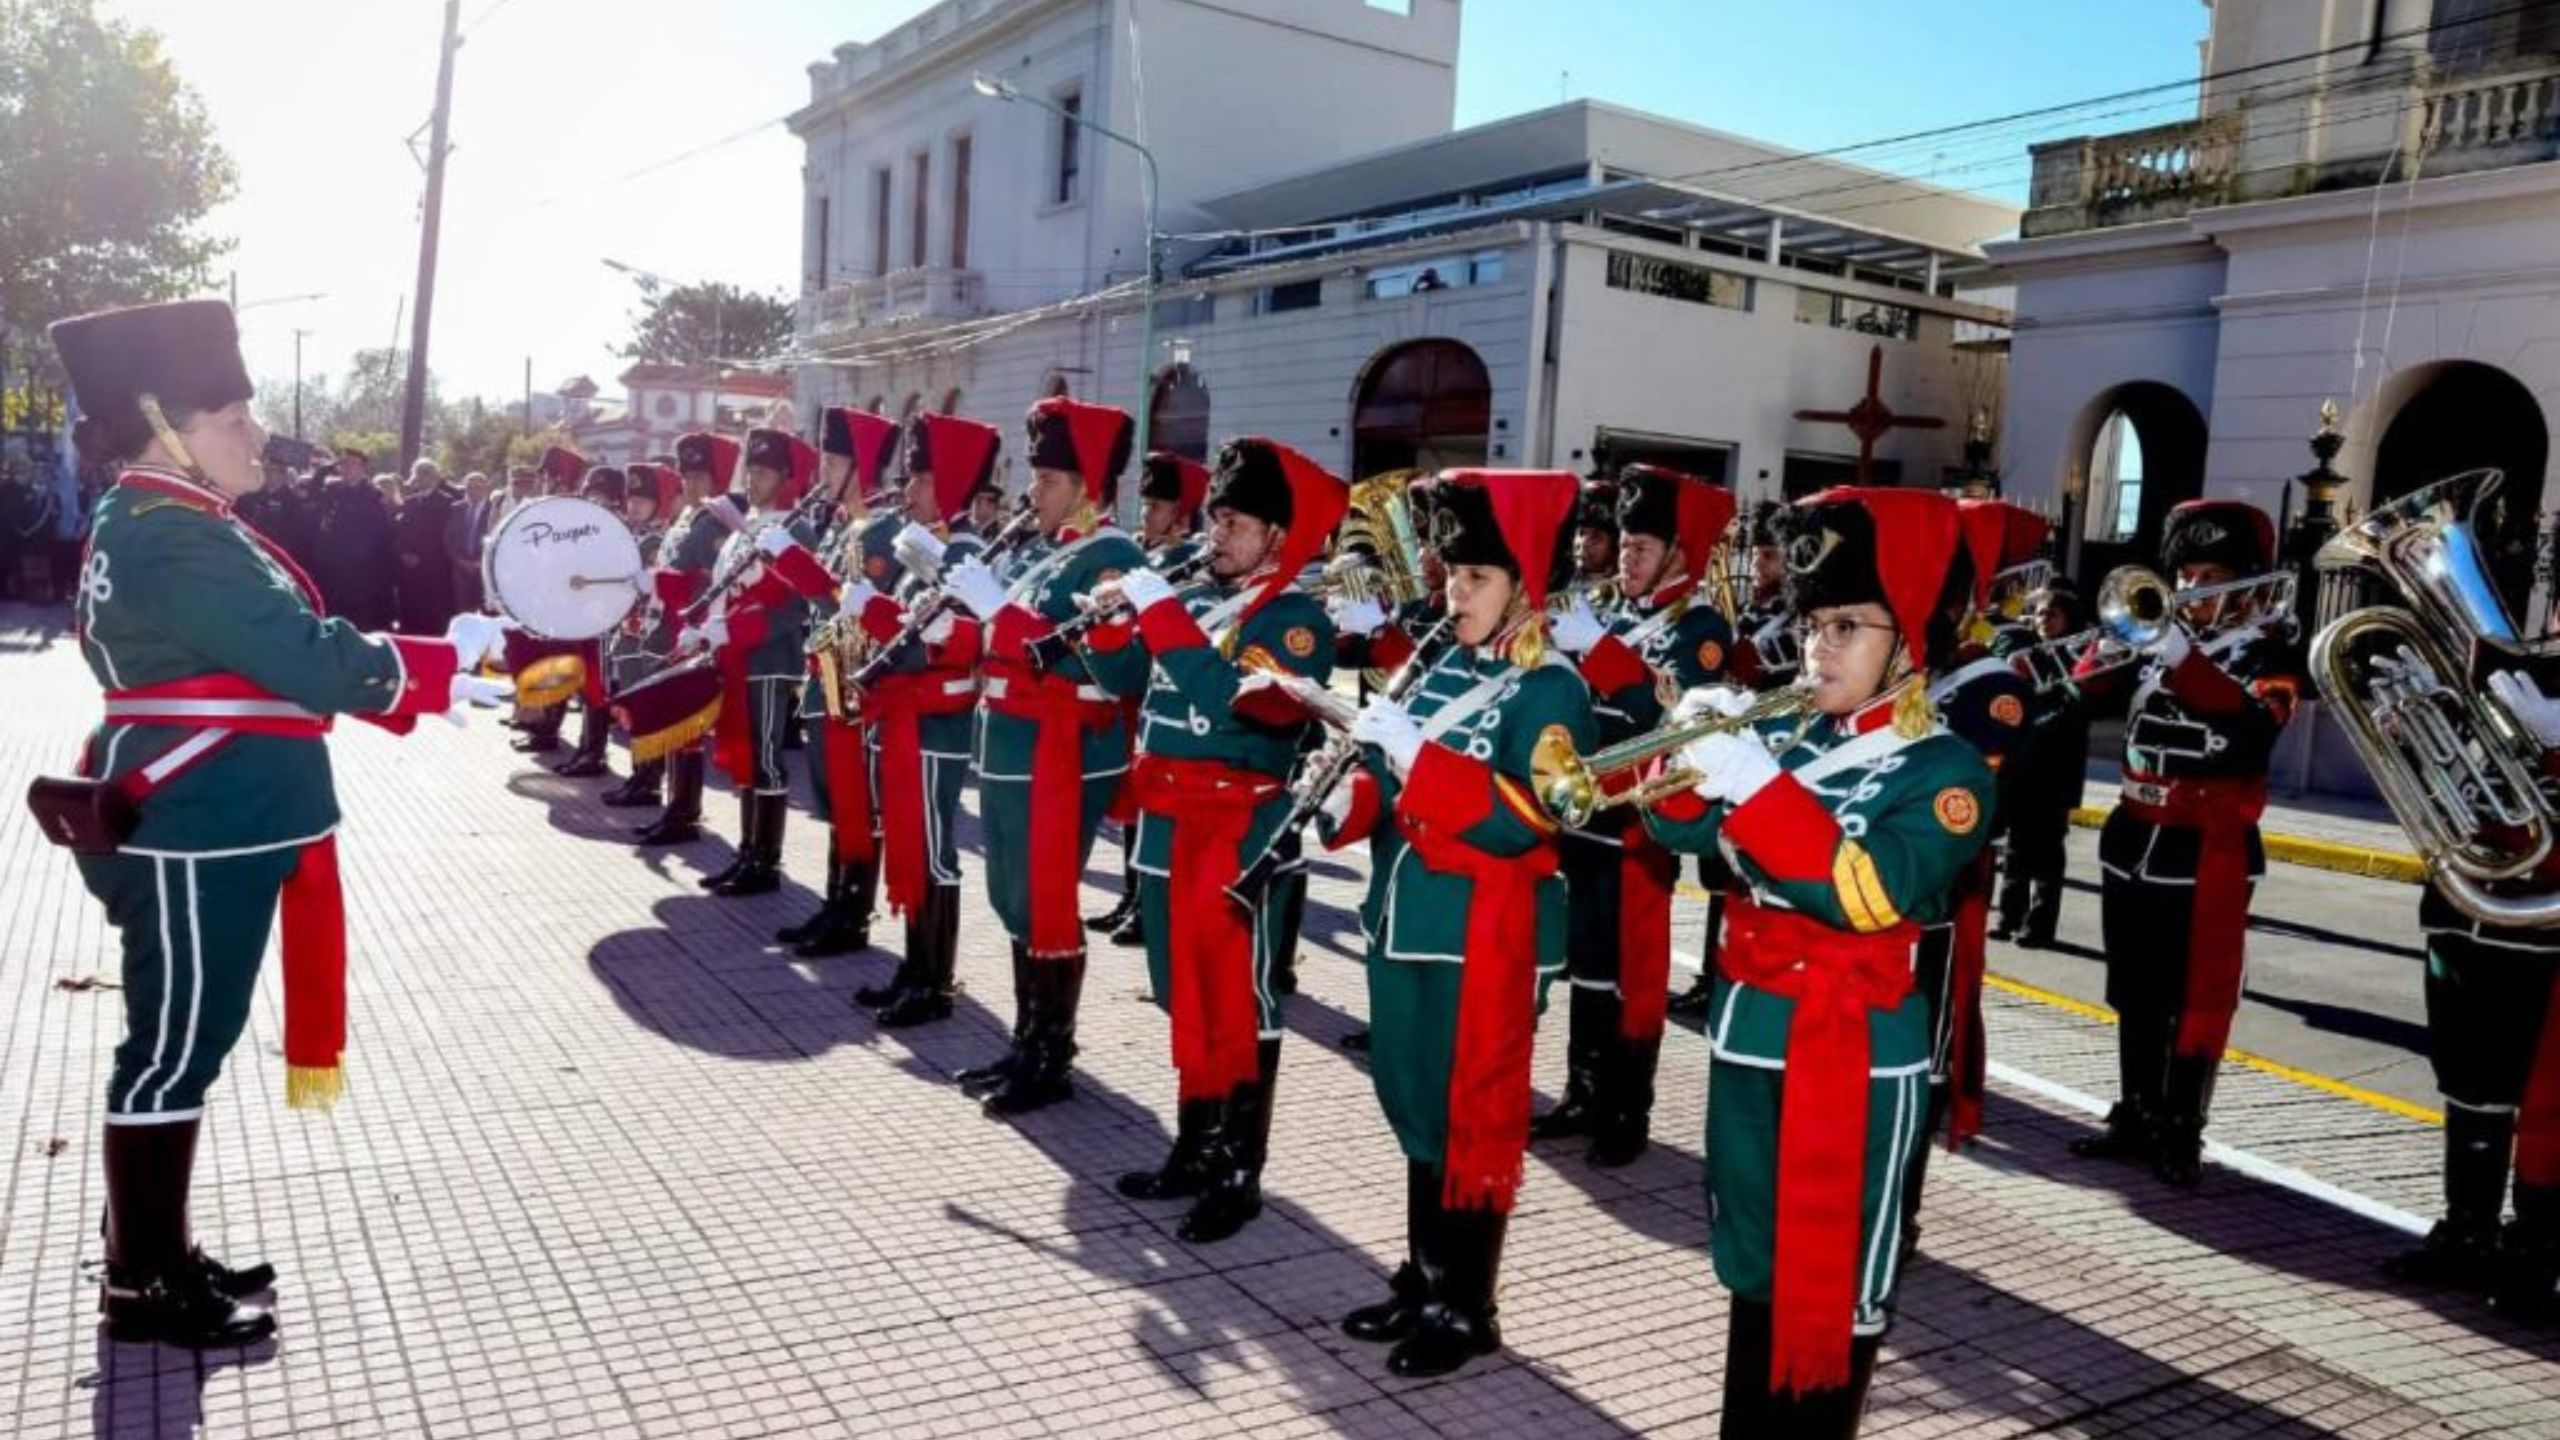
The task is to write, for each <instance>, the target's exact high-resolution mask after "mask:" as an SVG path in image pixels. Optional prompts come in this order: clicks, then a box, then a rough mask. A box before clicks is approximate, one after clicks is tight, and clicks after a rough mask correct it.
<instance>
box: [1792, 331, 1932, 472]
mask: <svg viewBox="0 0 2560 1440" xmlns="http://www.w3.org/2000/svg"><path fill="white" fill-rule="evenodd" d="M1883 384H1884V347H1883V346H1882V345H1878V346H1876V347H1875V348H1873V349H1871V350H1869V351H1868V352H1867V393H1866V396H1865V398H1863V399H1861V400H1860V401H1859V402H1858V403H1857V404H1855V405H1852V406H1850V407H1849V408H1848V409H1846V410H1799V411H1797V412H1796V418H1797V419H1799V420H1805V421H1810V422H1812V423H1815V424H1818V425H1846V426H1848V427H1849V433H1850V434H1852V435H1855V436H1857V437H1858V483H1859V484H1861V485H1864V484H1866V483H1867V477H1868V474H1869V473H1870V472H1871V471H1872V470H1873V469H1874V467H1875V459H1876V442H1877V441H1879V440H1882V439H1883V438H1884V437H1886V436H1887V435H1890V434H1892V433H1893V432H1894V431H1896V430H1944V429H1945V428H1947V422H1946V421H1944V420H1941V419H1939V418H1938V417H1936V416H1934V415H1896V414H1895V413H1893V407H1892V406H1890V405H1887V404H1885V403H1884V397H1883V396H1882V395H1881V394H1880V393H1879V390H1880V388H1881V387H1882V386H1883Z"/></svg>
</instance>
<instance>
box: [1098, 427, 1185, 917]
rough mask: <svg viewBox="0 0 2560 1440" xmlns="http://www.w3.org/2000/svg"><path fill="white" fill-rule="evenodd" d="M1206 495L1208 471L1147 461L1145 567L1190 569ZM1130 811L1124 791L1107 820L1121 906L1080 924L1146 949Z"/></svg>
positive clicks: (1173, 460)
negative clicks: (1113, 830) (1113, 824)
mask: <svg viewBox="0 0 2560 1440" xmlns="http://www.w3.org/2000/svg"><path fill="white" fill-rule="evenodd" d="M1208 494H1209V467H1208V466H1206V465H1203V464H1200V463H1199V462H1198V461H1196V460H1192V459H1190V458H1188V457H1186V456H1182V455H1176V454H1174V453H1173V452H1172V451H1170V450H1158V451H1155V452H1154V453H1152V454H1150V455H1148V456H1147V460H1146V464H1145V466H1144V467H1143V470H1142V473H1141V478H1140V479H1139V482H1138V500H1139V510H1138V530H1139V534H1138V543H1139V544H1141V545H1142V546H1144V547H1145V548H1146V552H1147V566H1148V568H1150V569H1152V570H1154V571H1155V572H1156V573H1157V574H1159V575H1163V574H1169V573H1171V572H1172V571H1173V570H1174V569H1176V568H1177V567H1179V566H1182V565H1186V564H1188V563H1190V561H1191V559H1192V557H1193V556H1194V555H1197V554H1198V553H1199V552H1200V549H1201V547H1202V546H1203V545H1205V544H1206V543H1207V541H1206V540H1205V539H1204V538H1203V537H1202V535H1201V534H1200V522H1199V517H1200V507H1201V503H1202V501H1203V500H1205V499H1206V498H1207V496H1208ZM1145 703H1146V702H1145V700H1144V698H1143V697H1140V698H1133V699H1132V700H1130V702H1129V733H1130V735H1131V737H1132V738H1133V739H1134V738H1135V736H1136V734H1137V730H1138V711H1139V709H1140V708H1141V707H1142V706H1143V705H1144V704H1145ZM1129 810H1130V802H1129V799H1128V792H1127V790H1126V789H1125V788H1124V789H1123V791H1122V799H1121V802H1120V803H1117V804H1115V805H1114V806H1113V807H1112V815H1111V818H1112V819H1113V820H1115V821H1117V822H1119V826H1120V902H1119V903H1118V904H1116V905H1114V906H1112V907H1111V908H1110V909H1108V910H1105V911H1104V912H1102V913H1101V914H1099V915H1095V916H1092V917H1090V918H1088V919H1087V920H1086V921H1085V922H1084V928H1086V929H1087V930H1099V931H1101V932H1103V934H1105V935H1106V936H1108V937H1109V938H1110V940H1111V943H1112V944H1114V945H1143V944H1145V943H1146V922H1145V920H1144V919H1143V918H1142V917H1141V915H1140V913H1139V909H1138V874H1137V871H1136V869H1135V868H1134V867H1135V865H1136V863H1137V839H1136V829H1137V823H1138V822H1137V816H1136V814H1135V813H1134V812H1131V813H1123V812H1124V811H1129Z"/></svg>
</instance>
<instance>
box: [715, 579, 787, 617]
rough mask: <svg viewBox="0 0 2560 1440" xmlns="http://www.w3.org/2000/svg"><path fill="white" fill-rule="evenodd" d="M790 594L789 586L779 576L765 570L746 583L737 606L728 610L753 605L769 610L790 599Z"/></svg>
mask: <svg viewBox="0 0 2560 1440" xmlns="http://www.w3.org/2000/svg"><path fill="white" fill-rule="evenodd" d="M792 593H793V592H792V589H791V586H790V584H789V583H788V582H786V581H784V580H783V578H782V577H781V576H779V575H776V574H774V573H773V572H772V571H770V570H767V571H766V572H764V573H763V574H761V575H758V576H757V577H756V578H755V579H753V580H750V581H748V582H747V588H746V590H745V591H744V592H743V593H741V594H740V595H739V597H738V604H737V605H735V606H732V607H730V608H731V609H733V610H734V609H738V608H740V607H743V606H748V605H755V606H762V607H764V608H767V609H770V608H771V607H773V606H776V605H779V604H781V603H782V602H783V601H785V600H788V599H790V598H791V597H792Z"/></svg>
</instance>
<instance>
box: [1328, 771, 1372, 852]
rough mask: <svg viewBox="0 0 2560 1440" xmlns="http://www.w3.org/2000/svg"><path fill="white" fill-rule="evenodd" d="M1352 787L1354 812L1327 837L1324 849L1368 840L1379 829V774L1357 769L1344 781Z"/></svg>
mask: <svg viewBox="0 0 2560 1440" xmlns="http://www.w3.org/2000/svg"><path fill="white" fill-rule="evenodd" d="M1343 783H1344V784H1346V785H1349V786H1350V787H1351V813H1350V814H1348V815H1346V816H1344V817H1343V820H1342V823H1341V824H1340V825H1337V826H1335V827H1334V828H1333V829H1332V831H1331V832H1330V833H1328V834H1327V835H1326V836H1325V837H1324V848H1326V849H1327V850H1341V849H1344V848H1347V847H1349V846H1352V845H1357V844H1359V843H1360V842H1361V841H1363V840H1366V839H1368V838H1369V836H1370V835H1371V834H1372V833H1373V832H1375V831H1376V830H1377V828H1378V777H1377V776H1375V775H1372V774H1370V773H1369V772H1368V771H1367V770H1354V771H1353V772H1351V778H1350V779H1349V780H1346V781H1344V782H1343Z"/></svg>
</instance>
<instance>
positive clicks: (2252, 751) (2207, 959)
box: [2071, 500, 2300, 1189]
mask: <svg viewBox="0 0 2560 1440" xmlns="http://www.w3.org/2000/svg"><path fill="white" fill-rule="evenodd" d="M2161 550H2162V560H2163V562H2164V563H2165V564H2166V565H2167V567H2168V570H2169V573H2170V574H2171V575H2173V576H2175V577H2176V584H2177V586H2178V587H2179V588H2181V589H2184V588H2189V587H2192V586H2197V585H2207V584H2215V583H2220V582H2222V581H2227V580H2231V579H2234V578H2237V577H2240V576H2245V575H2255V574H2259V573H2262V572H2264V571H2265V570H2267V569H2268V568H2269V567H2270V566H2272V565H2273V564H2274V563H2275V522H2274V521H2272V520H2270V519H2268V518H2267V515H2266V513H2265V512H2264V511H2261V510H2259V509H2258V508H2256V507H2255V506H2252V505H2247V504H2243V503H2241V502H2239V501H2235V500H2190V501H2187V502H2185V503H2184V504H2181V505H2179V506H2177V507H2176V508H2174V509H2172V510H2171V511H2170V512H2169V520H2168V527H2167V534H2166V535H2165V536H2164V538H2163V539H2162V542H2161ZM2243 604H2245V602H2241V601H2233V600H2228V599H2225V600H2220V601H2207V602H2205V603H2204V605H2202V606H2199V607H2193V608H2191V609H2190V611H2189V613H2187V614H2186V615H2183V616H2180V617H2176V619H2177V621H2178V622H2179V623H2173V624H2172V625H2171V626H2170V627H2169V629H2168V632H2167V634H2166V636H2165V638H2164V639H2163V640H2162V641H2161V643H2160V645H2159V647H2158V648H2157V650H2156V651H2154V653H2153V654H2152V656H2151V657H2150V659H2149V661H2148V662H2147V663H2146V664H2145V665H2144V666H2143V669H2142V671H2141V675H2140V678H2139V679H2138V680H2137V681H2136V684H2135V689H2134V693H2133V702H2132V709H2131V712H2130V714H2129V716H2128V718H2127V719H2126V721H2125V759H2124V794H2123V798H2122V799H2121V800H2120V801H2119V802H2118V803H2117V805H2116V808H2115V810H2114V811H2113V813H2111V814H2109V815H2108V817H2107V823H2106V828H2105V829H2103V830H2101V831H2100V832H2099V835H2098V863H2099V866H2100V868H2101V869H2102V870H2103V871H2104V872H2105V875H2104V880H2103V889H2102V890H2101V897H2102V898H2101V904H2102V909H2101V912H2100V913H2101V915H2102V923H2103V925H2104V928H2105V944H2106V951H2107V1003H2108V1004H2109V1005H2112V1006H2114V1007H2115V1010H2116V1014H2117V1016H2118V1017H2119V1024H2118V1026H2117V1035H2116V1041H2117V1045H2118V1047H2119V1048H2118V1072H2119V1075H2120V1077H2121V1082H2122V1089H2123V1094H2122V1097H2121V1098H2120V1099H2119V1100H2118V1101H2117V1103H2116V1105H2115V1108H2114V1109H2113V1110H2111V1111H2109V1112H2108V1115H2107V1127H2106V1129H2105V1131H2104V1132H2102V1133H2100V1134H2097V1135H2093V1136H2085V1137H2083V1138H2081V1139H2078V1140H2075V1141H2073V1142H2071V1152H2072V1153H2073V1154H2075V1155H2081V1156H2086V1157H2092V1158H2119V1159H2131V1160H2142V1161H2148V1162H2150V1164H2151V1167H2152V1169H2153V1171H2154V1172H2155V1173H2156V1174H2158V1175H2159V1176H2160V1178H2161V1179H2163V1180H2165V1181H2167V1182H2168V1183H2170V1184H2171V1185H2173V1186H2176V1187H2178V1188H2180V1189H2192V1188H2193V1187H2194V1186H2195V1184H2196V1182H2197V1180H2198V1179H2199V1178H2200V1177H2201V1175H2202V1172H2203V1156H2204V1126H2205V1114H2206V1111H2207V1109H2208V1108H2209V1107H2210V1105H2211V1103H2212V1099H2213V1081H2214V1074H2215V1071H2216V1070H2217V1069H2218V1068H2219V1066H2220V1065H2221V1062H2222V1051H2223V1047H2224V1045H2225V1044H2227V1043H2228V1042H2229V1040H2230V1038H2231V1017H2232V1015H2233V1013H2234V1012H2235V1011H2237V1010H2238V1009H2239V1006H2240V982H2241V967H2242V951H2243V948H2244V946H2245V945H2246V943H2247V937H2248V927H2249V897H2250V894H2251V892H2252V891H2253V890H2254V889H2255V888H2256V886H2257V879H2258V876H2259V875H2260V873H2262V872H2263V871H2264V870H2265V868H2266V854H2265V852H2264V850H2263V849H2262V848H2261V847H2260V843H2259V840H2258V816H2259V815H2260V814H2261V813H2263V812H2264V811H2265V809H2266V805H2267V762H2268V757H2269V756H2270V755H2271V754H2272V753H2273V751H2274V749H2275V744H2276V737H2277V734H2278V732H2280V731H2281V730H2282V729H2283V728H2284V725H2285V723H2286V722H2287V721H2288V720H2290V719H2291V718H2292V716H2293V709H2294V704H2295V701H2296V699H2297V698H2298V696H2299V694H2300V680H2299V679H2298V677H2297V673H2296V671H2295V669H2294V665H2295V661H2294V657H2293V654H2292V646H2291V644H2290V643H2289V641H2288V639H2287V638H2286V637H2285V635H2284V634H2283V633H2282V631H2281V627H2282V625H2283V622H2284V621H2285V620H2286V619H2287V618H2288V617H2286V616H2282V615H2276V614H2265V615H2256V614H2244V615H2240V616H2239V617H2237V618H2238V619H2239V621H2240V623H2238V624H2236V625H2234V624H2231V623H2228V622H2230V621H2231V620H2232V619H2233V618H2234V616H2233V614H2232V613H2231V612H2232V611H2233V610H2234V607H2235V606H2238V605H2243ZM2188 625H2197V626H2211V627H2213V628H2215V629H2217V630H2218V631H2219V632H2220V633H2218V634H2213V635H2211V636H2210V637H2209V638H2207V639H2203V640H2198V639H2195V638H2193V637H2192V636H2191V635H2190V634H2189V633H2188V631H2187V628H2186V627H2187V626H2188ZM2271 632H2272V633H2271Z"/></svg>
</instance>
